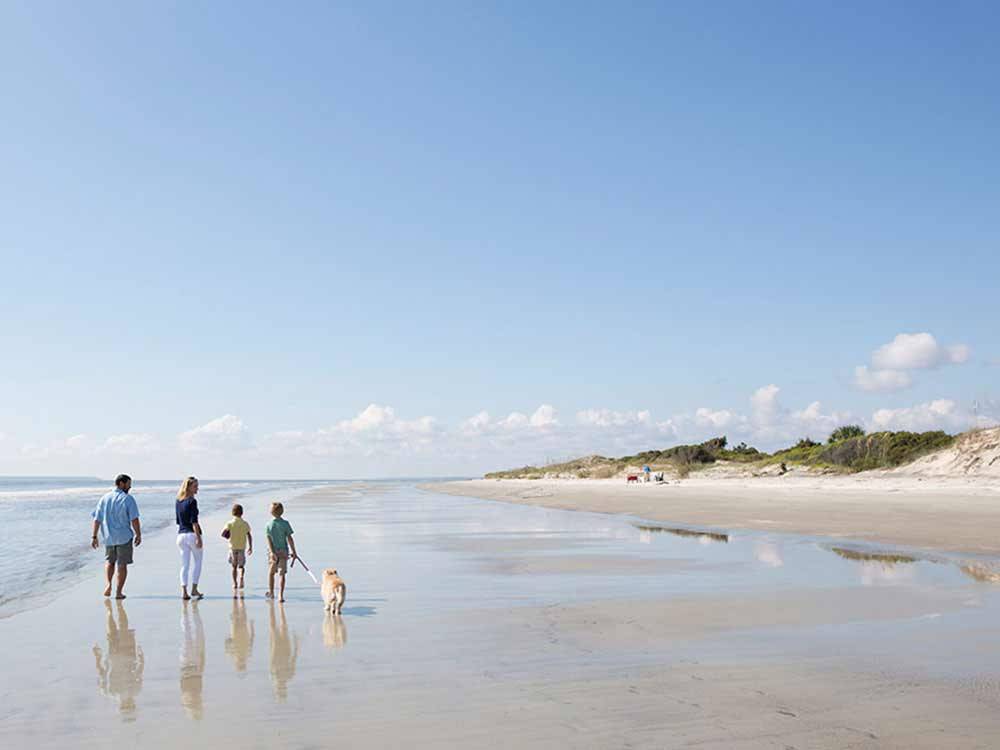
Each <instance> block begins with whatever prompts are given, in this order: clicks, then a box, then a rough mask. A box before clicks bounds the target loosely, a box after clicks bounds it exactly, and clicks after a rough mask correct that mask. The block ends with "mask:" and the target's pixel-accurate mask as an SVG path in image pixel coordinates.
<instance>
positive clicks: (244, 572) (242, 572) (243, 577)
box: [240, 568, 247, 588]
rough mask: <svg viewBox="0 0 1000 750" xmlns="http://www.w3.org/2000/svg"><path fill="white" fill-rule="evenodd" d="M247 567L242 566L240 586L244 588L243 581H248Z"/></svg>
mask: <svg viewBox="0 0 1000 750" xmlns="http://www.w3.org/2000/svg"><path fill="white" fill-rule="evenodd" d="M246 577H247V569H246V568H240V588H243V583H244V582H245V581H246Z"/></svg>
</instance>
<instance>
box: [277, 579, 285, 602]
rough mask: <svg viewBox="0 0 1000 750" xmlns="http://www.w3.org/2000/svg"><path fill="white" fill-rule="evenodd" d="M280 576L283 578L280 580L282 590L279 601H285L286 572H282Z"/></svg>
mask: <svg viewBox="0 0 1000 750" xmlns="http://www.w3.org/2000/svg"><path fill="white" fill-rule="evenodd" d="M279 577H280V578H281V580H280V582H279V583H280V586H281V591H280V594H279V596H278V601H279V602H283V601H285V574H284V573H280V574H279Z"/></svg>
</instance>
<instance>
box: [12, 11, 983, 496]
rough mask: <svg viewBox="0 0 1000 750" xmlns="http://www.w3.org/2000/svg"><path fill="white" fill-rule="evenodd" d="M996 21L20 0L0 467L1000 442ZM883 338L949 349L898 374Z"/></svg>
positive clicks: (233, 471)
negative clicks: (881, 434) (990, 428)
mask: <svg viewBox="0 0 1000 750" xmlns="http://www.w3.org/2000/svg"><path fill="white" fill-rule="evenodd" d="M998 23H1000V11H998V9H997V8H996V6H995V4H989V3H957V4H949V5H948V6H947V7H945V6H942V5H941V4H939V3H919V2H906V3H880V4H878V6H877V7H876V6H872V5H871V4H863V3H856V4H838V6H837V7H835V8H832V7H831V8H820V7H816V6H815V4H802V3H778V2H773V3H765V4H750V3H737V2H732V3H715V4H704V3H650V4H640V3H636V4H630V5H629V7H627V8H622V7H615V6H613V4H596V3H595V4H587V3H574V4H556V3H543V4H539V3H506V4H502V5H501V4H496V5H486V4H482V5H479V6H473V5H472V4H467V3H431V4H416V3H412V4H403V3H391V4H390V3H385V4H378V3H364V4H356V5H348V4H343V5H338V6H333V7H331V5H330V4H309V3H301V4H297V5H296V8H295V10H294V12H293V11H289V10H288V9H280V8H278V7H277V6H273V5H266V4H254V3H240V4H235V3H234V4H224V3H215V4H212V5H211V7H196V6H194V5H191V4H177V5H170V4H166V3H161V4H156V5H153V4H147V5H145V6H143V7H130V8H126V7H123V6H121V5H120V4H112V3H95V4H87V5H86V6H84V5H81V4H71V3H49V4H45V5H44V6H40V5H38V4H35V3H22V4H19V3H8V4H5V5H4V6H3V8H2V9H0V82H2V86H3V90H4V92H5V96H4V97H3V99H2V100H0V136H2V138H0V163H2V164H3V176H4V179H3V180H2V181H0V254H2V258H3V261H4V263H3V267H4V269H5V273H4V274H3V277H2V281H0V344H2V346H3V351H4V352H5V354H6V356H5V358H4V359H5V364H6V366H5V367H3V368H2V369H0V435H2V436H3V438H2V439H0V472H2V473H15V474H16V473H52V474H57V473H66V472H71V473H75V472H83V473H99V474H110V473H113V472H114V471H117V470H118V467H120V466H123V465H131V466H136V467H139V469H141V470H142V471H145V472H147V473H149V474H155V475H158V476H169V475H171V474H172V473H178V472H187V471H195V472H201V473H206V472H209V473H210V472H216V473H225V474H229V475H237V474H240V475H251V474H252V475H255V476H259V475H271V476H357V475H373V474H390V473H398V474H428V473H441V472H445V473H472V472H477V471H481V470H483V469H486V468H492V467H493V466H495V465H501V466H502V465H506V464H507V463H510V462H520V461H535V460H542V459H544V458H546V457H553V456H564V455H568V454H571V453H574V452H578V451H582V452H589V451H591V450H601V451H609V452H612V451H617V450H622V451H624V450H632V449H638V448H645V447H650V446H652V445H661V444H671V443H674V442H678V441H683V440H688V439H697V438H699V437H707V436H709V434H713V433H714V432H717V431H723V432H727V433H729V434H730V435H731V436H732V437H738V438H739V439H743V438H746V439H749V440H751V441H752V442H754V441H755V442H757V443H758V444H761V445H762V446H768V445H771V446H772V447H773V445H775V444H778V443H781V442H782V441H784V440H786V439H790V438H792V437H793V436H795V435H797V434H798V433H805V432H810V433H812V432H816V433H817V434H815V435H813V436H814V437H819V436H820V435H819V434H818V432H819V431H821V430H824V429H826V428H827V427H829V426H830V425H831V424H836V423H838V422H841V421H844V420H845V419H851V420H853V421H862V422H864V423H865V424H866V425H868V426H871V427H875V426H888V427H915V428H916V427H921V428H923V427H927V426H940V427H943V428H946V429H951V430H957V429H963V428H965V427H968V426H971V425H972V424H973V423H974V422H975V415H973V414H972V413H971V406H970V405H971V403H972V401H973V400H974V399H977V400H979V401H980V402H981V403H983V404H985V406H984V407H983V408H984V409H985V411H986V412H988V414H991V415H994V416H995V415H996V411H997V407H996V404H995V400H996V399H997V398H1000V394H998V393H997V388H996V386H995V385H994V384H995V383H996V382H997V378H998V375H1000V367H998V366H997V363H998V361H1000V360H998V358H1000V341H998V334H997V319H998V315H997V308H996V279H997V278H1000V259H998V252H997V250H998V248H997V237H998V236H1000V212H998V211H997V210H996V206H997V205H998V199H1000V186H998V182H997V180H996V175H997V174H1000V156H998V154H1000V136H998V135H997V133H998V132H1000V127H998V126H1000V98H998V97H997V96H996V95H995V92H996V81H997V80H1000V50H998V49H997V47H996V44H995V38H996V29H997V28H998ZM899 334H907V335H911V336H912V335H915V334H928V335H929V336H931V337H932V339H931V341H928V340H927V339H926V338H904V339H901V340H898V341H897V346H896V349H895V350H893V351H894V355H893V356H896V359H895V360H894V361H895V363H896V365H899V367H897V368H892V367H889V368H885V367H883V368H881V370H880V369H879V368H878V367H876V365H875V362H874V361H873V352H875V351H876V350H877V349H878V348H879V347H882V346H884V345H888V344H890V342H893V341H894V340H896V337H897V336H898V335H899ZM958 345H963V346H964V347H966V348H965V349H963V350H962V352H963V353H962V354H961V356H952V354H949V352H952V353H953V352H954V350H953V349H949V348H948V347H955V346H958ZM928 347H930V348H928ZM935 347H936V348H935ZM883 359H885V358H883ZM890 359H891V357H890ZM859 366H865V367H867V368H868V369H867V371H866V372H865V373H862V374H861V375H859V373H858V371H857V370H856V368H857V367H859ZM887 371H888V374H884V373H885V372H887ZM873 372H880V373H883V374H880V375H877V376H872V373H873ZM772 385H773V386H776V387H777V388H778V389H780V390H778V391H773V390H771V389H768V390H766V391H764V392H763V395H761V392H760V391H759V389H767V388H768V387H769V386H772ZM862 386H864V387H862ZM755 394H757V396H756V397H755ZM754 398H756V399H757V400H753V399H754ZM762 399H763V400H764V401H767V402H768V403H767V404H763V407H765V408H763V410H762ZM816 401H819V402H820V406H819V407H817V408H816V409H813V410H812V411H810V410H809V407H810V406H811V405H812V404H814V402H816ZM991 402H992V403H991ZM949 403H950V404H951V405H950V406H947V405H946V404H949ZM935 404H936V406H934V405H935ZM369 405H374V410H372V409H368V407H369ZM542 406H546V407H551V411H550V410H549V409H548V408H546V409H543V410H542V412H541V413H539V412H538V409H539V407H542ZM366 409H367V411H366ZM699 409H702V410H704V411H703V412H702V415H703V417H702V418H700V419H699V417H698V414H699V412H698V410H699ZM879 410H883V412H882V413H883V418H882V419H881V420H878V419H876V418H875V414H876V413H877V412H879ZM483 412H486V413H487V414H488V415H489V416H488V417H487V418H486V419H485V420H484V419H483V417H482V413H483ZM647 412H648V414H647ZM512 413H513V414H522V415H524V417H525V419H526V420H527V421H526V422H524V421H522V420H520V419H519V418H516V417H515V418H514V419H513V421H510V420H508V417H509V415H511V414H512ZM536 414H537V415H538V417H537V419H535V423H534V424H532V420H531V417H532V416H533V415H536ZM640 414H646V416H644V417H640V416H639V415H640ZM705 414H712V415H722V414H728V415H729V417H728V418H726V417H722V416H717V417H715V418H714V421H713V419H709V418H707V417H704V415H705ZM796 414H798V415H799V416H798V417H796ZM595 415H597V416H595ZM601 415H603V416H601ZM425 418H426V419H425ZM470 419H471V421H470ZM220 420H221V421H220ZM206 426H207V427H206ZM199 429H201V430H202V431H201V432H198V430H199ZM139 469H135V470H134V471H138V470H139Z"/></svg>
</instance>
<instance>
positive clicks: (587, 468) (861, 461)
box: [486, 425, 955, 479]
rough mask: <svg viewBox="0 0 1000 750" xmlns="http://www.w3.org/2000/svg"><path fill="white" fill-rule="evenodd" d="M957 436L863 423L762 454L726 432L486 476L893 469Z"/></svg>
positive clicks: (944, 445) (593, 476) (586, 476)
mask: <svg viewBox="0 0 1000 750" xmlns="http://www.w3.org/2000/svg"><path fill="white" fill-rule="evenodd" d="M954 441H955V437H954V436H953V435H949V434H947V433H945V432H941V431H940V430H936V431H933V432H874V433H872V434H871V435H866V434H865V431H864V429H862V428H861V427H860V426H859V425H845V426H844V427H838V428H837V429H836V430H834V431H833V432H832V433H831V434H830V437H829V438H828V439H827V442H826V443H825V444H824V443H817V442H816V441H815V440H812V439H810V438H808V437H805V438H802V439H801V440H799V441H798V442H797V443H796V444H795V445H793V446H791V447H789V448H784V449H782V450H779V451H775V452H774V453H772V454H768V453H764V452H762V451H759V450H757V449H756V448H754V447H752V446H749V445H747V444H746V443H740V444H739V445H737V446H734V447H732V448H727V447H726V446H727V445H728V442H727V440H726V437H725V436H722V437H716V438H712V439H711V440H706V441H705V442H704V443H698V444H697V445H675V446H674V447H672V448H667V449H665V450H662V451H656V450H652V451H643V452H642V453H636V454H635V455H632V456H622V457H621V458H608V457H605V456H596V455H595V456H586V457H584V458H578V459H576V460H574V461H567V462H564V463H559V464H552V465H549V466H544V467H538V466H525V467H523V468H520V469H511V470H509V471H495V472H492V473H490V474H487V475H486V478H487V479H541V478H542V477H544V476H546V475H548V476H555V475H562V476H575V477H578V478H580V479H610V478H611V477H614V476H617V475H619V474H621V473H622V472H624V471H626V470H627V469H628V470H632V471H634V470H636V469H637V467H641V466H649V467H651V468H652V469H653V470H654V471H661V470H669V471H672V472H673V473H674V474H675V475H676V476H679V477H681V478H684V477H686V476H688V474H690V473H691V471H693V470H697V469H702V468H705V467H707V466H711V465H712V464H714V463H716V462H718V461H726V462H730V463H741V464H746V465H750V466H752V465H757V466H759V467H765V466H772V465H784V466H787V465H793V466H795V465H798V466H806V467H811V468H818V469H827V470H833V471H844V472H852V471H868V470H870V469H889V468H895V467H897V466H902V465H903V464H906V463H909V462H911V461H914V460H916V459H918V458H920V457H921V456H924V455H926V454H928V453H931V452H933V451H936V450H941V449H942V448H947V447H948V446H950V445H951V444H952V443H953V442H954Z"/></svg>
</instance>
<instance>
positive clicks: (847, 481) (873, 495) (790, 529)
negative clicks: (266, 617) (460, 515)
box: [433, 473, 1000, 555]
mask: <svg viewBox="0 0 1000 750" xmlns="http://www.w3.org/2000/svg"><path fill="white" fill-rule="evenodd" d="M433 489H434V490H435V491H437V492H444V493H448V494H454V495H464V496H469V497H479V498H484V499H489V500H497V501H502V502H507V503H520V504H530V505H542V506H545V507H548V508H559V509H563V510H585V511H591V512H594V513H621V514H627V515H630V516H635V517H638V518H645V519H649V520H653V521H663V522H667V523H677V524H693V525H700V526H707V527H718V528H723V529H726V528H738V529H757V530H761V531H780V532H786V533H795V534H807V535H815V536H826V537H834V538H846V539H860V540H865V541H870V542H876V543H881V544H890V545H904V546H912V547H918V548H921V549H934V550H942V551H953V552H966V553H972V554H987V555H1000V535H998V534H997V532H996V530H997V529H998V528H1000V480H997V479H994V478H986V479H977V478H947V477H932V478H923V477H914V476H906V475H895V474H891V473H873V474H856V475H847V476H841V477H836V476H809V475H805V476H787V477H780V478H741V477H733V478H698V477H692V478H689V479H685V480H681V481H677V480H674V481H671V482H668V483H666V484H662V485H658V484H655V483H648V484H645V483H643V484H639V485H634V484H633V485H626V484H625V483H624V482H622V481H620V480H614V479H609V480H571V479H539V480H523V479H505V480H500V481H495V480H482V479H480V480H469V481H463V482H448V483H444V484H436V485H433Z"/></svg>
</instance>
